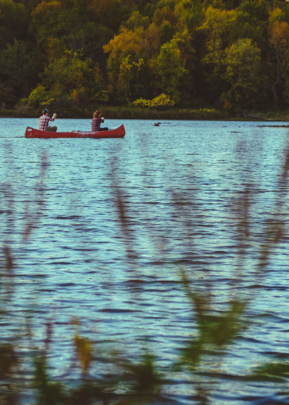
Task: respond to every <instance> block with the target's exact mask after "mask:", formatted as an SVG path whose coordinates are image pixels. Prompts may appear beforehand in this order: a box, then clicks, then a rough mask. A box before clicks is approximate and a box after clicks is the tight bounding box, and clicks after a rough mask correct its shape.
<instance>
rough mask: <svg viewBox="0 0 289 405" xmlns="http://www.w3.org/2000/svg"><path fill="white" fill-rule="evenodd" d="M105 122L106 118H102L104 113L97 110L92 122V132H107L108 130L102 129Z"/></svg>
mask: <svg viewBox="0 0 289 405" xmlns="http://www.w3.org/2000/svg"><path fill="white" fill-rule="evenodd" d="M103 122H104V118H103V117H102V112H101V111H99V110H97V111H95V112H94V113H93V118H92V121H91V131H92V132H97V131H107V130H108V128H100V126H101V124H102V123H103Z"/></svg>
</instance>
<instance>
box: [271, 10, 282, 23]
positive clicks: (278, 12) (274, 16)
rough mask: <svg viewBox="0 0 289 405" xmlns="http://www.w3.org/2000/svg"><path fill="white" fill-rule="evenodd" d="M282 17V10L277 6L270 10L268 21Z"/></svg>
mask: <svg viewBox="0 0 289 405" xmlns="http://www.w3.org/2000/svg"><path fill="white" fill-rule="evenodd" d="M282 17H283V12H282V10H280V8H279V7H277V8H274V9H273V10H272V11H271V12H270V18H269V22H270V24H273V23H274V22H275V21H276V20H278V21H280V19H282Z"/></svg>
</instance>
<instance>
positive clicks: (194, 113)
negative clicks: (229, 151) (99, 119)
mask: <svg viewBox="0 0 289 405" xmlns="http://www.w3.org/2000/svg"><path fill="white" fill-rule="evenodd" d="M98 109H101V111H102V113H103V116H104V117H105V118H107V119H155V120H261V121H262V120H265V121H289V110H284V111H267V112H248V111H239V112H238V113H234V114H228V112H226V111H224V110H221V109H220V110H217V109H215V108H176V107H168V108H165V109H154V108H135V107H127V106H120V107H117V106H104V107H98ZM53 112H56V113H57V116H58V118H92V114H93V112H94V109H91V108H89V109H87V108H82V109H81V108H75V109H71V108H67V109H66V108H62V110H61V112H60V111H57V109H55V110H53ZM41 113H42V109H40V108H33V107H24V106H23V107H22V106H19V107H16V108H14V109H2V110H0V118H10V117H11V118H12V117H15V118H38V117H39V116H40V115H41Z"/></svg>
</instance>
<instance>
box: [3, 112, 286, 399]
mask: <svg viewBox="0 0 289 405" xmlns="http://www.w3.org/2000/svg"><path fill="white" fill-rule="evenodd" d="M121 123H124V125H125V129H126V136H125V138H124V139H105V140H93V139H55V140H52V139H51V140H38V139H25V138H24V132H25V128H26V126H32V127H36V128H37V126H38V120H36V119H8V118H7V119H6V118H1V119H0V146H1V147H0V162H1V163H0V168H1V183H0V196H1V198H0V214H1V218H2V221H1V225H2V227H1V231H0V232H1V233H0V235H1V238H2V243H6V244H8V245H9V246H11V247H12V255H13V258H14V261H15V269H14V270H13V275H14V277H12V278H10V279H9V277H8V278H7V279H6V278H5V280H6V281H5V282H6V288H3V289H2V290H1V297H2V306H4V307H5V310H7V312H8V314H9V316H8V317H7V316H3V317H2V319H1V322H2V331H1V336H0V339H1V341H7V339H12V337H13V338H14V339H15V335H19V336H22V335H24V334H25V330H26V329H25V324H26V319H28V320H30V323H31V324H30V327H31V333H32V336H31V339H30V341H29V342H28V341H26V340H25V339H23V338H21V339H22V340H21V343H19V339H20V338H19V336H18V337H17V339H16V341H17V342H18V343H17V344H18V346H19V349H18V350H22V351H23V352H26V351H27V353H28V354H29V350H30V348H31V347H33V348H34V349H36V348H37V349H42V348H44V345H45V344H44V338H45V331H46V323H47V322H48V321H51V320H53V321H55V325H54V330H53V337H52V342H51V348H50V355H49V365H50V370H49V373H50V375H51V376H52V377H53V378H55V379H59V380H64V379H65V378H66V377H67V376H68V375H69V376H71V375H72V376H73V375H74V376H77V371H74V370H71V361H72V359H73V356H74V349H73V341H72V339H73V335H74V331H75V328H74V327H73V326H72V325H71V324H70V321H71V318H72V317H78V319H79V321H80V322H81V335H82V336H84V337H87V338H89V339H91V341H93V342H94V343H95V348H96V350H104V349H103V347H105V348H106V349H105V350H108V351H109V350H111V349H118V350H120V351H122V353H123V355H124V356H125V357H126V358H127V359H129V360H131V361H136V360H138V359H139V356H140V355H141V354H142V353H143V351H144V350H148V351H150V352H151V353H153V354H154V355H155V356H156V363H157V365H158V367H159V370H160V371H161V372H162V373H163V375H164V376H165V378H167V379H169V380H170V382H167V383H166V384H165V385H164V387H163V388H162V392H163V396H164V398H166V399H167V403H171V402H169V401H175V403H177V404H192V403H198V401H197V397H196V393H195V387H196V384H198V383H201V384H204V385H205V386H206V388H207V389H209V392H210V393H209V398H210V399H211V403H213V404H234V405H235V404H245V403H247V404H248V403H253V404H258V405H259V404H279V403H280V404H281V403H289V401H288V400H287V396H288V395H287V394H286V385H285V384H284V383H281V382H265V381H263V382H256V381H255V382H248V381H246V382H245V381H243V380H242V377H243V376H245V375H247V374H248V373H250V372H251V371H252V370H253V369H254V367H257V366H259V365H262V364H264V363H266V362H268V361H273V362H274V361H277V360H278V359H279V360H280V358H281V359H282V361H284V363H286V361H287V360H286V359H289V324H288V322H289V290H288V286H289V272H288V258H289V255H288V234H287V230H288V229H287V228H288V223H289V222H288V220H289V217H288V194H286V193H287V183H286V185H285V183H284V182H283V183H282V186H281V187H279V184H280V178H281V175H282V167H283V164H284V150H285V149H286V148H287V146H288V141H289V139H288V135H289V128H274V127H270V126H269V127H260V125H264V122H225V121H220V122H213V121H162V122H161V124H160V126H159V127H155V126H154V121H150V120H146V121H142V120H124V121H119V120H106V125H108V126H109V127H116V126H118V125H120V124H121ZM266 124H267V123H266ZM278 124H280V125H282V124H286V123H278ZM56 125H57V126H58V131H70V130H73V129H76V130H78V129H81V130H89V129H90V120H84V119H83V120H81V119H79V120H76V119H75V120H72V119H69V120H68V119H61V120H60V119H59V120H57V123H56ZM268 125H271V126H272V125H274V124H273V123H269V124H268ZM43 156H45V159H46V162H44V163H43V165H42V166H43V172H44V176H43V178H42V180H41V177H40V172H41V159H43ZM40 181H42V182H43V183H42V185H41V186H40ZM42 191H43V193H42ZM118 195H121V196H122V199H123V203H124V207H125V209H124V212H125V214H124V215H125V218H126V220H124V219H123V223H122V222H121V220H120V218H119V211H118V204H117V196H118ZM244 196H245V197H246V196H247V197H248V201H249V202H250V204H249V214H248V228H246V226H245V225H244V223H245V222H243V223H241V222H240V218H241V216H242V215H241V214H240V212H241V211H242V201H243V200H244ZM41 201H43V203H41ZM281 202H283V203H281ZM240 207H241V208H240ZM240 210H241V211H240ZM276 212H277V217H278V218H279V219H280V218H281V219H282V221H283V222H284V226H285V227H284V233H283V237H282V238H281V240H280V241H279V242H278V244H277V245H274V248H273V250H272V253H271V255H270V257H269V262H268V265H267V266H266V271H265V270H262V271H261V272H260V271H259V272H258V271H257V269H258V263H259V258H260V252H261V247H262V245H263V244H264V243H265V242H266V240H265V235H266V229H267V224H268V221H269V223H272V221H273V219H272V218H273V217H274V215H275V214H276ZM275 218H276V215H275ZM28 222H29V223H32V224H33V229H32V232H31V236H30V238H29V240H28V242H27V243H24V242H23V233H24V232H25V229H26V227H27V223H28ZM242 227H243V228H242ZM245 228H246V229H247V230H246V229H245ZM244 233H247V236H246V238H245V239H244V240H243V241H242V240H241V236H240V235H243V234H244ZM181 269H184V270H185V271H186V272H187V275H188V277H189V278H190V280H191V281H192V288H193V289H194V290H195V291H198V292H200V293H202V294H210V295H211V299H212V302H213V308H214V310H224V309H225V308H226V307H227V304H228V303H229V302H230V300H232V298H234V297H238V298H239V299H250V305H249V307H248V310H247V312H246V317H247V319H249V320H250V321H251V324H250V325H249V327H248V329H247V330H244V331H243V332H242V333H241V334H240V338H239V339H238V340H237V341H236V342H235V343H233V344H232V345H231V346H227V347H226V348H225V350H224V351H223V352H222V353H223V355H222V356H220V357H217V358H216V357H212V356H210V355H208V356H206V358H204V361H203V362H202V364H201V367H200V370H199V373H198V376H197V377H195V376H193V377H191V375H190V373H189V372H184V371H183V372H175V371H174V369H173V368H172V364H173V363H174V361H176V359H177V358H178V349H179V348H180V347H181V345H182V344H183V342H184V341H185V340H186V339H188V338H189V337H191V336H192V334H194V333H196V332H195V328H194V322H193V321H192V312H191V305H190V302H189V300H188V298H187V296H186V293H185V291H184V287H183V285H182V283H180V270H181ZM11 280H12V281H11ZM12 284H13V285H12ZM10 290H11V293H9V291H10ZM100 348H101V349H100ZM286 364H287V363H286ZM26 367H27V370H26V378H27V383H28V382H29V381H30V374H29V367H30V366H29V365H27V366H26ZM106 371H107V370H106ZM202 371H203V373H202ZM102 372H105V371H103V369H102V368H100V369H99V368H97V366H96V365H94V366H93V367H92V369H91V374H92V375H96V376H98V377H99V375H100V374H101V373H102ZM216 372H217V373H218V375H217V376H216ZM118 390H119V391H117V392H119V394H120V396H121V395H122V394H123V393H126V389H125V387H118ZM287 391H288V390H287ZM27 392H29V390H27ZM23 401H24V402H25V401H26V403H31V402H29V401H30V399H29V394H28V393H27V397H26V399H25V396H24V399H23Z"/></svg>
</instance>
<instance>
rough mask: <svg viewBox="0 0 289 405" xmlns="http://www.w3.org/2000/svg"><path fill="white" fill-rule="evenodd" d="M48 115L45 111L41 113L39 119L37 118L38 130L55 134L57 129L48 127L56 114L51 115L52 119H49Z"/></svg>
mask: <svg viewBox="0 0 289 405" xmlns="http://www.w3.org/2000/svg"><path fill="white" fill-rule="evenodd" d="M48 114H49V111H48V110H47V109H45V110H43V111H42V115H41V117H39V129H40V131H50V132H56V131H57V127H50V126H49V122H50V121H55V118H56V114H55V113H54V114H53V115H52V118H50V117H49V115H48Z"/></svg>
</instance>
